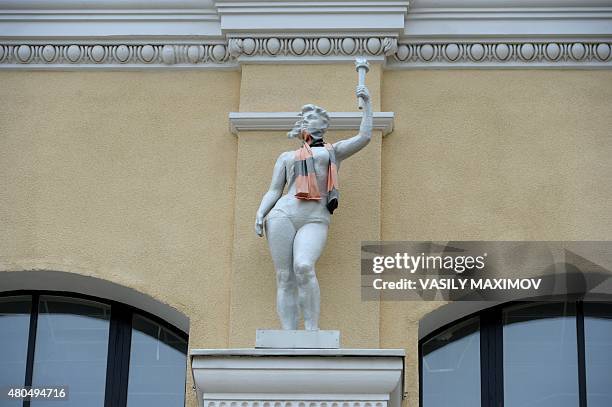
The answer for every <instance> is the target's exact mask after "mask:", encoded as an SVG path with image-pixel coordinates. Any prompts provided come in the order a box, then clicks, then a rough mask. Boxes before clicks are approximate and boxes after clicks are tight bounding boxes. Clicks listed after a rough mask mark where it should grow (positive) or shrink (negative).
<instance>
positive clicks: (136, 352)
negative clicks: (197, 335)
mask: <svg viewBox="0 0 612 407" xmlns="http://www.w3.org/2000/svg"><path fill="white" fill-rule="evenodd" d="M186 354H187V341H185V340H184V339H182V338H180V337H179V336H177V335H175V334H174V333H172V332H171V331H170V330H168V329H166V328H164V327H163V326H162V325H160V324H158V323H156V322H153V321H151V320H149V319H147V318H144V317H142V316H140V315H134V319H133V321H132V345H131V349H130V372H129V384H128V403H127V405H128V407H182V406H183V405H184V403H185V400H184V398H185V373H186V368H187V356H186Z"/></svg>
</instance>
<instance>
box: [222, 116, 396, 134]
mask: <svg viewBox="0 0 612 407" xmlns="http://www.w3.org/2000/svg"><path fill="white" fill-rule="evenodd" d="M329 116H330V121H329V128H328V130H359V125H360V124H361V116H362V114H361V113H360V112H330V113H329ZM394 118H395V114H394V113H393V112H375V113H374V118H373V125H374V130H380V131H382V134H383V136H386V135H387V134H389V133H391V132H392V131H393V120H394ZM297 119H298V113H297V112H295V113H294V112H270V113H268V112H264V113H261V112H231V113H230V114H229V121H230V131H231V132H232V133H233V134H236V135H237V134H238V133H240V132H244V131H289V130H291V128H292V127H293V125H294V124H295V122H296V120H297Z"/></svg>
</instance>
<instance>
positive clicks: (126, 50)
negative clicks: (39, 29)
mask: <svg viewBox="0 0 612 407" xmlns="http://www.w3.org/2000/svg"><path fill="white" fill-rule="evenodd" d="M167 67H173V68H202V67H205V68H215V69H220V68H225V69H232V68H238V66H237V64H236V62H235V61H234V60H233V59H232V58H231V57H230V55H229V53H228V52H227V46H226V45H225V43H224V42H223V41H216V42H209V43H191V44H190V43H187V44H154V43H144V44H139V43H122V42H119V41H112V42H106V43H102V42H98V43H93V44H87V43H85V44H83V43H80V44H79V43H72V44H70V43H67V44H41V43H22V44H0V68H9V69H11V68H13V69H14V68H28V69H68V70H69V69H90V68H93V69H100V68H103V69H143V68H167Z"/></svg>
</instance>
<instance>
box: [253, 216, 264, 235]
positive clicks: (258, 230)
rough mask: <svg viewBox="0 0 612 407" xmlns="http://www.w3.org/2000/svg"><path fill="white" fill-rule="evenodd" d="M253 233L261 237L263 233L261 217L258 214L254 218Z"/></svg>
mask: <svg viewBox="0 0 612 407" xmlns="http://www.w3.org/2000/svg"><path fill="white" fill-rule="evenodd" d="M255 233H257V236H259V237H262V236H263V235H264V233H263V218H262V217H260V216H258V217H257V218H256V219H255Z"/></svg>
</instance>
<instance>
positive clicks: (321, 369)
mask: <svg viewBox="0 0 612 407" xmlns="http://www.w3.org/2000/svg"><path fill="white" fill-rule="evenodd" d="M191 368H192V372H193V378H194V382H195V386H196V391H197V396H198V400H199V403H200V404H199V405H200V406H201V407H400V406H401V400H402V385H403V383H402V381H403V370H404V350H403V349H399V350H398V349H287V348H265V349H264V348H256V349H194V350H192V351H191Z"/></svg>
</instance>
